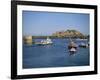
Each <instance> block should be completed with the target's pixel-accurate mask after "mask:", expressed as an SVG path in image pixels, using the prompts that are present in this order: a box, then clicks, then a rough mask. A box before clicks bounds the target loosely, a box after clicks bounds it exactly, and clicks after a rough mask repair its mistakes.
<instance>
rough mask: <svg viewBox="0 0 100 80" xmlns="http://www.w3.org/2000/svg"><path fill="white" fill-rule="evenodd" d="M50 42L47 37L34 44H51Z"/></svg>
mask: <svg viewBox="0 0 100 80" xmlns="http://www.w3.org/2000/svg"><path fill="white" fill-rule="evenodd" d="M52 43H53V42H52V40H51V39H50V38H49V37H47V39H46V40H41V42H37V43H36V44H38V45H48V44H52Z"/></svg>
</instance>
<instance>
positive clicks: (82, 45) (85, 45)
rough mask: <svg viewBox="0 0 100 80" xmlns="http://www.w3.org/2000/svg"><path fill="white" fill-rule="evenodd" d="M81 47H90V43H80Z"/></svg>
mask: <svg viewBox="0 0 100 80" xmlns="http://www.w3.org/2000/svg"><path fill="white" fill-rule="evenodd" d="M79 47H83V48H87V47H89V44H86V43H81V44H80V45H79Z"/></svg>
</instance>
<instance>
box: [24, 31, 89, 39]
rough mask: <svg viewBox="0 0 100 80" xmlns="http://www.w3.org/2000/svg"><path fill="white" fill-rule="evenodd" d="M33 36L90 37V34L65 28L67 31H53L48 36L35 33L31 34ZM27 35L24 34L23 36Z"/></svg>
mask: <svg viewBox="0 0 100 80" xmlns="http://www.w3.org/2000/svg"><path fill="white" fill-rule="evenodd" d="M30 36H32V38H47V37H50V38H80V39H87V38H89V35H85V34H82V33H81V32H79V31H77V30H74V29H73V30H69V29H68V30H65V31H57V32H54V33H52V35H48V36H35V35H30ZM24 37H26V36H23V38H24Z"/></svg>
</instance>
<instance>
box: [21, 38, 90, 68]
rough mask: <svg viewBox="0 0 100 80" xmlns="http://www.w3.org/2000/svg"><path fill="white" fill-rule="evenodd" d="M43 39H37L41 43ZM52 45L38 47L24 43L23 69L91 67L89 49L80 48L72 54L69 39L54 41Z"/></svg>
mask: <svg viewBox="0 0 100 80" xmlns="http://www.w3.org/2000/svg"><path fill="white" fill-rule="evenodd" d="M41 40H43V39H35V41H36V42H40V41H41ZM52 41H53V44H51V45H36V44H31V45H28V44H24V43H23V58H22V59H23V60H22V61H23V68H25V69H26V68H48V67H69V66H70V67H71V66H87V65H89V57H90V52H89V47H88V48H82V47H78V48H77V52H75V53H74V54H71V53H70V52H69V50H68V45H69V43H70V41H69V40H68V39H52ZM75 43H76V44H77V45H79V44H80V43H87V40H76V41H75Z"/></svg>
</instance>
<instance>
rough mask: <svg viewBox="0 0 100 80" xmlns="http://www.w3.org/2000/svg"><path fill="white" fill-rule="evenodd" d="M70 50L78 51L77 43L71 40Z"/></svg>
mask: <svg viewBox="0 0 100 80" xmlns="http://www.w3.org/2000/svg"><path fill="white" fill-rule="evenodd" d="M68 49H69V52H76V51H77V45H76V44H75V43H74V42H73V41H72V40H71V42H70V44H69V45H68Z"/></svg>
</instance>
